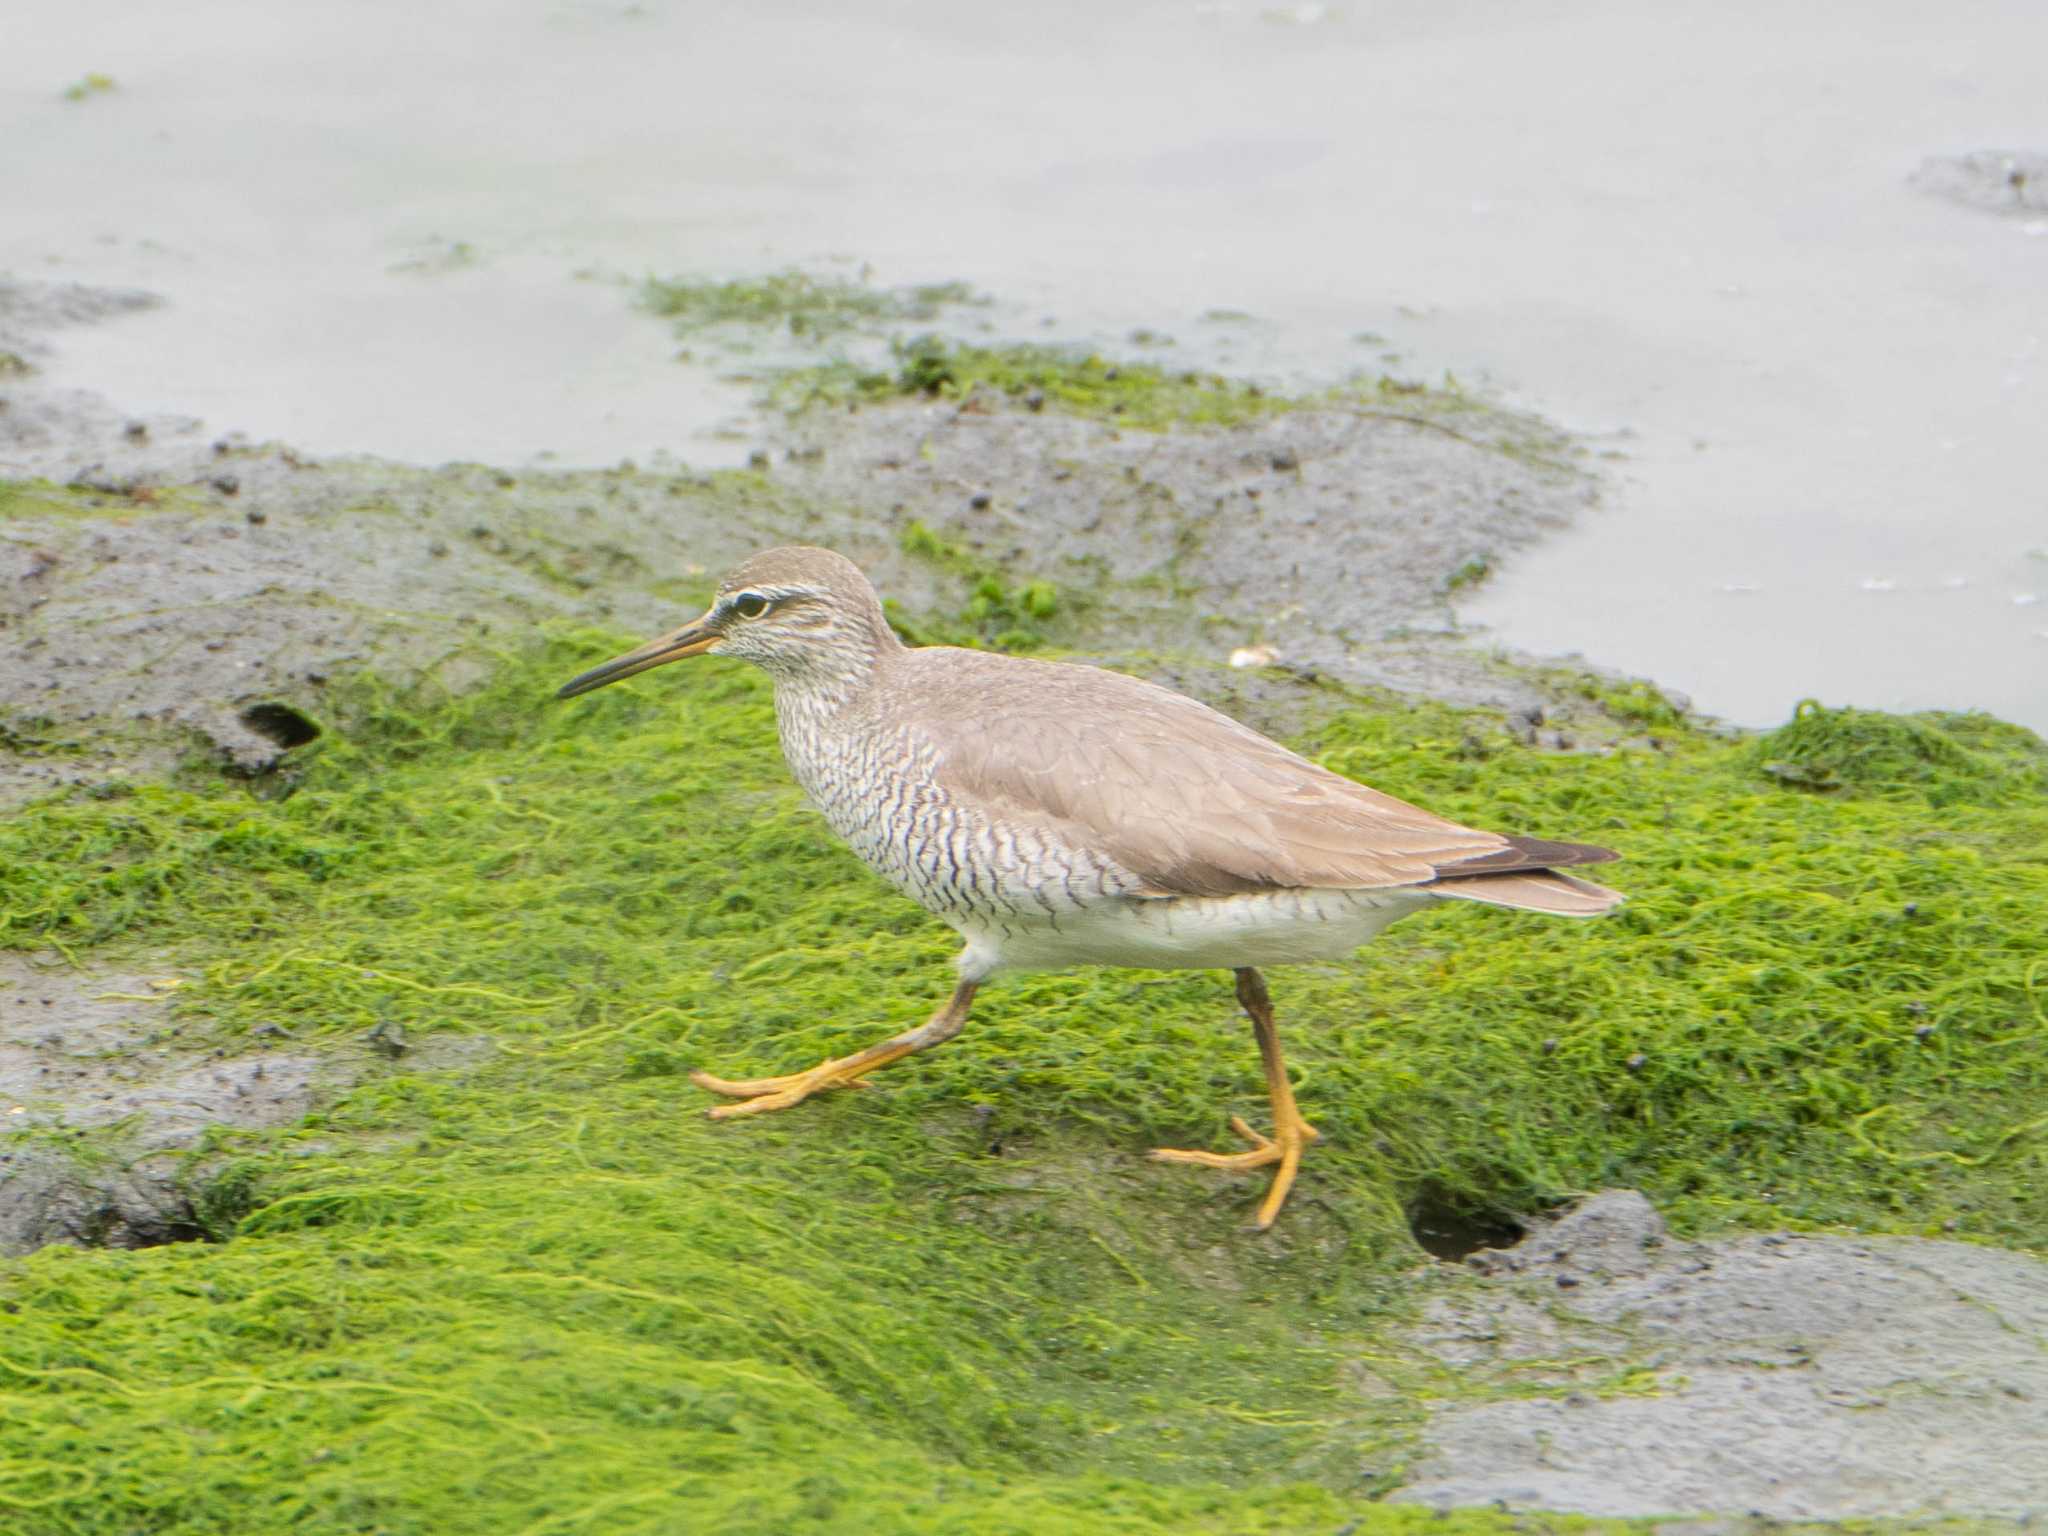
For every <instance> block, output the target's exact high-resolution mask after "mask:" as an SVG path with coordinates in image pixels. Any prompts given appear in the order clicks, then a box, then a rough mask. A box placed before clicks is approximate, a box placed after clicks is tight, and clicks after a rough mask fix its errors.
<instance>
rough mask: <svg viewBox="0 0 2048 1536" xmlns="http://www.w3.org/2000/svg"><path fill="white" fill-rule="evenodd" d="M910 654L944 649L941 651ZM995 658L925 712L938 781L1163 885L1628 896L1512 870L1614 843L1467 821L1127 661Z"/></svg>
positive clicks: (1527, 899) (1162, 889)
mask: <svg viewBox="0 0 2048 1536" xmlns="http://www.w3.org/2000/svg"><path fill="white" fill-rule="evenodd" d="M909 654H910V656H912V657H918V658H927V657H928V658H932V659H933V660H934V661H937V660H938V659H939V657H940V656H941V654H942V653H938V652H933V651H920V652H911V653H909ZM953 654H954V655H959V654H960V653H957V652H956V653H953ZM993 659H994V658H989V657H984V656H977V657H975V658H974V660H975V661H976V662H977V663H980V665H977V666H975V667H974V668H973V672H972V692H973V694H974V695H975V696H974V697H973V698H972V700H971V701H970V700H969V699H967V698H964V697H962V698H960V699H959V700H958V705H959V706H964V707H952V708H946V709H942V710H938V711H934V712H930V713H927V714H926V715H925V717H924V720H923V721H922V722H921V723H920V732H921V734H924V735H925V736H926V737H927V740H928V744H929V745H930V746H931V747H932V749H933V750H934V755H935V757H936V758H937V765H936V766H937V772H938V778H939V781H940V783H941V784H943V785H944V786H945V788H946V789H947V791H948V792H949V793H951V794H953V795H955V796H958V797H962V798H965V799H967V800H969V801H971V802H978V803H980V804H982V805H984V806H986V807H987V808H988V809H989V810H990V811H991V812H993V813H994V814H996V815H997V816H999V817H1001V818H1003V819H1012V820H1019V819H1021V820H1023V821H1025V822H1026V823H1030V822H1037V823H1039V824H1041V825H1046V826H1047V827H1048V828H1050V829H1056V830H1064V831H1065V832H1066V833H1067V834H1068V835H1069V836H1074V835H1077V834H1078V836H1079V837H1080V839H1081V840H1082V841H1085V842H1086V843H1087V844H1088V845H1089V846H1091V847H1097V848H1101V849H1102V850H1103V851H1105V852H1107V853H1108V854H1109V855H1110V856H1111V857H1112V858H1114V859H1115V860H1116V861H1117V862H1118V863H1119V864H1121V865H1122V866H1123V867H1124V868H1126V869H1128V870H1129V871H1131V873H1132V874H1134V875H1136V876H1137V877H1138V878H1139V879H1140V880H1142V881H1143V882H1144V883H1145V887H1146V891H1147V893H1148V894H1153V895H1158V896H1182V895H1199V896H1224V895H1235V894H1239V893H1242V892H1248V891H1258V890H1270V889H1273V888H1275V887H1294V888H1311V889H1322V890H1369V889H1378V888H1389V887H1399V886H1414V885H1428V884H1434V883H1436V882H1439V881H1442V882H1443V883H1444V886H1445V889H1444V890H1443V894H1445V895H1451V894H1458V895H1466V896H1469V897H1470V899H1474V900H1479V901H1487V902H1493V903H1497V904H1500V905H1514V906H1519V905H1525V904H1527V905H1532V906H1538V907H1539V908H1540V909H1542V910H1560V909H1562V910H1583V904H1584V903H1585V902H1586V901H1587V900H1589V899H1590V894H1589V893H1600V894H1601V895H1603V896H1611V894H1612V893H1608V892H1603V891H1602V890H1601V888H1600V887H1599V886H1592V885H1588V884H1587V883H1586V882H1584V881H1572V882H1571V886H1572V887H1573V888H1575V889H1570V890H1565V889H1555V888H1552V887H1550V886H1547V885H1545V884H1543V883H1542V882H1540V881H1536V880H1534V879H1529V880H1525V882H1524V884H1522V885H1512V884H1510V883H1508V881H1507V878H1506V877H1510V876H1513V875H1515V874H1517V873H1518V872H1522V871H1542V870H1547V869H1550V868H1551V867H1552V866H1553V865H1555V864H1560V863H1570V864H1578V863H1591V862H1596V861H1597V860H1599V859H1603V858H1612V857H1613V855H1612V854H1611V853H1608V852H1607V851H1606V850H1605V849H1596V848H1590V847H1587V846H1585V845H1583V844H1571V843H1547V842H1542V841H1541V840H1538V839H1534V838H1529V839H1521V838H1508V837H1503V836H1501V835H1500V834H1498V833H1494V832H1483V831H1479V830H1477V829H1476V828H1472V827H1467V826H1461V825H1460V824H1458V823H1457V822H1454V821H1449V820H1446V819H1445V818H1443V817H1441V816H1436V815H1432V814H1431V813H1430V812H1428V811H1425V810H1423V809H1421V808H1420V807H1418V806H1413V805H1409V804H1408V803H1407V802H1405V801H1402V800H1397V799H1395V798H1394V797H1393V796H1392V795H1387V794H1382V793H1381V792H1380V791H1378V790H1376V789H1371V788H1368V787H1367V786H1365V785H1363V784H1359V783H1356V782H1354V781H1352V780H1350V779H1347V778H1345V777H1343V776H1342V775H1341V774H1336V773H1332V772H1330V771H1329V770H1328V769H1326V768H1323V767H1320V766H1319V765H1317V764H1315V763H1312V762H1310V761H1309V760H1308V759H1306V758H1304V757H1302V756H1300V755H1299V754H1297V753H1294V752H1290V751H1288V750H1287V748H1285V747H1283V746H1281V745H1279V744H1278V743H1277V742H1273V741H1269V740H1268V739H1267V738H1265V737H1264V736H1261V735H1259V734H1258V732H1256V731H1254V730H1252V729H1250V728H1249V727H1247V726H1244V725H1241V724H1239V723H1238V722H1237V721H1235V720H1232V719H1230V718H1229V717H1228V716H1227V715H1223V714H1219V713H1218V712H1217V711H1215V710H1213V709H1210V708H1209V707H1208V706H1207V705H1205V704H1202V703H1199V702H1197V701H1196V700H1194V699H1190V698H1188V697H1186V696H1185V695H1183V694H1178V693H1174V692H1171V691H1169V690H1167V689H1164V688H1159V687H1156V686H1154V685H1153V684H1150V683H1146V682H1142V681H1140V680H1139V679H1137V678H1132V677H1127V676H1125V675H1123V674H1121V673H1116V672H1107V671H1103V670H1101V669H1098V668H1094V667H1079V666H1068V665H1059V666H1058V671H1059V672H1060V674H1061V676H1060V680H1059V686H1058V687H1057V688H1048V687H1047V686H1046V685H1045V679H1044V678H1043V676H1042V669H1044V668H1046V667H1047V666H1048V665H1052V664H1048V663H1044V662H1013V663H1011V664H1009V665H1005V666H997V667H990V666H988V665H987V663H988V662H989V661H991V660H993ZM934 670H935V671H940V672H943V671H946V670H950V668H949V667H947V666H946V665H945V664H944V663H941V664H940V666H939V667H936V668H934ZM1033 674H1041V675H1033ZM945 681H952V682H956V683H961V684H965V683H966V682H967V681H968V679H967V677H966V676H964V675H962V676H959V677H956V678H952V679H945V678H942V677H934V678H932V679H931V680H930V681H929V682H928V683H927V684H926V687H927V690H928V691H927V693H926V697H927V698H930V697H931V693H930V691H929V690H930V688H931V686H932V685H933V684H943V682H945ZM939 691H941V692H950V691H952V690H948V689H945V688H943V686H941V687H940V690H939ZM963 691H964V690H963ZM1446 877H1449V878H1446ZM1553 878H1554V879H1556V880H1558V881H1563V880H1564V879H1566V878H1568V877H1562V876H1559V877H1553ZM1453 886H1456V887H1462V888H1463V889H1459V890H1457V891H1455V892H1454V891H1453V890H1452V889H1451V887H1453ZM1482 887H1486V888H1487V889H1486V890H1485V891H1484V893H1482V889H1481V888H1482ZM1518 898H1523V899H1518ZM1552 901H1555V902H1559V903H1561V907H1560V906H1551V905H1548V904H1547V903H1549V902H1552ZM1610 904H1611V903H1610Z"/></svg>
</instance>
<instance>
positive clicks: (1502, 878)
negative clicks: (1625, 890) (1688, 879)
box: [1427, 869, 1623, 917]
mask: <svg viewBox="0 0 2048 1536" xmlns="http://www.w3.org/2000/svg"><path fill="white" fill-rule="evenodd" d="M1427 889H1428V891H1429V892H1430V894H1432V895H1435V896H1448V897H1451V898H1452V899H1454V900H1457V901H1479V902H1484V903H1485V904H1486V905H1487V906H1489V907H1509V908H1512V909H1513V910H1515V911H1518V912H1548V913H1551V914H1553V915H1554V916H1557V917H1598V916H1599V915H1600V914H1601V913H1602V912H1610V911H1612V910H1613V909H1614V908H1616V907H1618V906H1620V905H1621V903H1622V900H1623V897H1622V894H1621V892H1619V891H1610V890H1609V889H1607V887H1606V886H1604V885H1595V884H1594V883H1593V882H1592V881H1590V880H1581V879H1580V878H1579V877H1578V876H1577V875H1567V874H1562V873H1560V872H1559V871H1557V870H1554V869H1532V870H1527V871H1520V872H1517V873H1515V874H1512V875H1464V876H1458V877H1454V878H1452V879H1449V880H1438V881H1437V882H1435V883H1434V884H1432V885H1430V886H1428V887H1427Z"/></svg>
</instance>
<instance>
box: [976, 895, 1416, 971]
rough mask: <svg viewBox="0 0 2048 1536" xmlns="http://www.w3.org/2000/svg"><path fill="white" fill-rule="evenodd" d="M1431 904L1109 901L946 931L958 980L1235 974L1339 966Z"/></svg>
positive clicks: (1370, 898) (1380, 900)
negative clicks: (1076, 971) (1056, 973)
mask: <svg viewBox="0 0 2048 1536" xmlns="http://www.w3.org/2000/svg"><path fill="white" fill-rule="evenodd" d="M1430 900H1431V898H1430V897H1428V896H1426V895H1424V894H1422V893H1421V892H1418V891H1412V890H1409V891H1269V892H1262V893H1260V894H1258V895H1255V896H1176V897H1172V898H1169V899H1165V900H1152V901H1146V900H1139V899H1127V900H1121V901H1107V902H1103V903H1101V904H1099V905H1091V906H1089V907H1085V908H1082V909H1079V910H1070V911H1066V912H1061V913H1059V914H1057V916H1051V917H1043V918H1035V919H1028V920H1027V919H1023V918H1019V919H1015V920H1011V921H1005V922H991V923H987V924H981V923H974V924H972V925H970V924H969V923H967V922H959V921H956V922H955V925H954V926H956V927H957V928H958V929H959V930H960V933H961V935H962V936H963V937H964V938H965V939H966V940H967V952H966V953H965V954H964V955H962V956H961V957H960V971H961V974H962V975H963V976H964V977H966V978H967V979H969V980H971V981H975V980H980V979H981V978H982V977H984V976H987V975H990V974H992V973H993V972H995V971H1002V970H1026V971H1045V970H1059V969H1062V968H1064V967H1066V966H1070V965H1128V966H1135V967H1139V968H1142V969H1146V970H1158V971H1180V970H1206V969H1210V968H1229V969H1234V968H1235V967H1237V966H1242V965H1298V964H1301V963H1303V962H1305V961H1312V960H1341V959H1343V958H1345V957H1346V956H1348V955H1349V954H1350V953H1351V952H1352V951H1353V950H1355V949H1357V948H1358V946H1359V945H1361V944H1363V943H1365V942H1366V941H1367V940H1369V939H1371V938H1373V937H1374V936H1375V935H1377V934H1378V933H1379V931H1380V930H1381V929H1383V928H1385V927H1386V926H1387V924H1389V923H1391V922H1393V921H1394V919H1396V918H1398V917H1403V916H1405V915H1406V914H1408V913H1410V912H1413V911H1415V910H1416V909H1417V908H1419V907H1422V906H1426V905H1428V903H1429V901H1430Z"/></svg>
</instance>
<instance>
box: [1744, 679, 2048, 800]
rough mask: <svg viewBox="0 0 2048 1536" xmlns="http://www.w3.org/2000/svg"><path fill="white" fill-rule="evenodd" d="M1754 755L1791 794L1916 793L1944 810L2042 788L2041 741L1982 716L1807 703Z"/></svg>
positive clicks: (2045, 776)
mask: <svg viewBox="0 0 2048 1536" xmlns="http://www.w3.org/2000/svg"><path fill="white" fill-rule="evenodd" d="M1753 754H1754V758H1755V761H1756V762H1757V765H1758V767H1759V768H1760V770H1761V771H1762V772H1763V773H1765V774H1768V775H1769V776H1770V777H1771V778H1774V779H1776V780H1777V781H1778V782H1779V783H1781V784H1785V785H1788V786H1790V787H1792V788H1794V789H1806V790H1816V791H1842V792H1845V793H1849V794H1918V795H1926V796H1929V797H1930V798H1932V799H1934V800H1935V801H1936V803H1943V804H1945V803H1948V802H1951V801H1956V800H1974V801H1997V800H2000V799H2003V798H2005V797H2007V796H2012V795H2018V796H2025V795H2029V794H2038V793H2040V792H2041V791H2043V790H2044V789H2048V747H2044V746H2043V744H2042V742H2041V739H2040V738H2039V737H2038V736H2036V735H2035V734H2034V733H2033V732H2032V731H2029V730H2027V729H2025V728H2024V727H2022V726H2017V725H2010V724H2007V723H2006V722H2005V721H2002V720H1997V719H1994V718H1992V717H1991V716H1989V715H1982V714H1962V713H1951V712H1929V713H1925V714H1919V715H1888V714H1883V713H1880V712H1879V711H1877V710H1871V709H1853V708H1844V709H1830V708H1828V707H1827V706H1826V705H1824V704H1821V703H1819V702H1818V701H1817V700H1814V699H1807V700H1805V701H1804V702H1802V703H1801V704H1800V705H1799V707H1798V708H1797V709H1796V710H1795V711H1794V712H1793V715H1792V719H1791V720H1790V721H1789V722H1787V723H1786V724H1784V725H1782V726H1779V727H1778V729H1776V730H1774V731H1771V732H1770V733H1768V734H1767V735H1765V736H1763V737H1761V738H1760V739H1759V740H1758V741H1757V742H1756V745H1755V747H1754V749H1753Z"/></svg>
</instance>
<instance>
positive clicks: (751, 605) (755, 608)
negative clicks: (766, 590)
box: [732, 592, 768, 619]
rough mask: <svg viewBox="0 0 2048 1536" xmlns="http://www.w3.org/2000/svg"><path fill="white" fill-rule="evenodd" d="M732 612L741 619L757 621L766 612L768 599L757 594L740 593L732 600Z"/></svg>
mask: <svg viewBox="0 0 2048 1536" xmlns="http://www.w3.org/2000/svg"><path fill="white" fill-rule="evenodd" d="M732 611H733V612H734V613H736V614H738V615H739V616H740V617H741V618H743V619H758V618H759V617H761V615H762V614H764V613H766V612H767V611H768V599H767V598H765V597H763V596H762V595H761V594H760V593H758V592H742V593H741V594H740V595H739V596H738V597H736V598H734V599H733V600H732Z"/></svg>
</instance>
